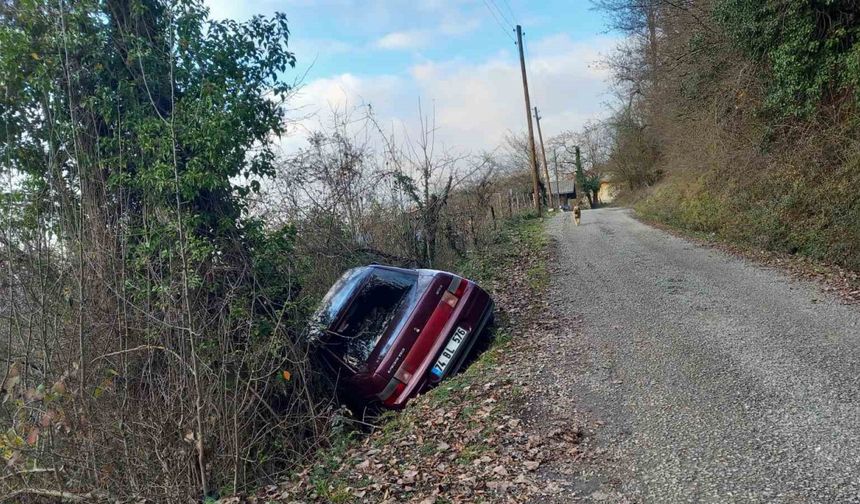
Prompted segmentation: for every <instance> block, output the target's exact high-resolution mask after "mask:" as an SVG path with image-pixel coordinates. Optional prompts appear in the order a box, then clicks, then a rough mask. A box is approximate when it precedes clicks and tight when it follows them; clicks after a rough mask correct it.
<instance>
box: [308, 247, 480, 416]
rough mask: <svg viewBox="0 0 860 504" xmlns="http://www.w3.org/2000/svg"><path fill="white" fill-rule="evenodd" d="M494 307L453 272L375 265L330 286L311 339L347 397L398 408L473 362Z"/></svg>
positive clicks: (468, 282)
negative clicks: (473, 352) (472, 355)
mask: <svg viewBox="0 0 860 504" xmlns="http://www.w3.org/2000/svg"><path fill="white" fill-rule="evenodd" d="M493 307H494V304H493V300H492V299H491V298H490V296H489V295H488V294H487V293H486V292H485V291H484V290H483V289H481V288H480V287H479V286H478V285H477V284H476V283H475V282H473V281H471V280H468V279H465V278H462V277H460V276H457V275H455V274H453V273H447V272H444V271H437V270H430V269H404V268H396V267H392V266H383V265H379V264H372V265H370V266H364V267H358V268H353V269H350V270H349V271H347V272H345V273H344V274H343V275H342V276H341V277H340V279H339V280H338V281H337V282H336V283H335V284H334V285H333V286H332V287H331V289H330V290H329V291H328V293H327V294H326V295H325V297H324V298H323V300H322V302H321V303H320V307H319V309H318V310H317V312H316V315H315V316H314V317H313V319H312V322H311V329H310V335H309V340H310V342H311V344H312V348H314V349H315V350H317V351H318V355H320V357H322V360H323V361H324V362H325V363H326V365H327V366H328V367H329V368H330V370H331V371H333V372H334V373H335V374H336V377H337V380H338V388H339V389H340V390H341V392H342V394H343V395H344V396H345V398H346V399H348V400H349V401H350V402H353V403H359V404H381V405H382V406H383V407H386V408H391V409H399V408H402V407H403V406H405V405H406V403H407V401H408V400H409V399H410V398H412V397H414V396H415V395H416V394H418V393H420V392H422V391H424V390H426V389H428V388H430V387H432V386H434V385H435V384H437V383H439V382H440V381H442V380H443V379H445V378H446V377H448V376H451V375H452V374H454V373H456V372H457V371H458V370H459V369H460V368H461V367H462V366H463V364H464V363H465V362H467V360H468V359H469V356H470V354H471V353H472V350H473V347H474V346H475V343H476V341H478V340H479V339H481V338H484V337H485V330H487V328H488V326H489V325H490V324H491V320H492V317H493Z"/></svg>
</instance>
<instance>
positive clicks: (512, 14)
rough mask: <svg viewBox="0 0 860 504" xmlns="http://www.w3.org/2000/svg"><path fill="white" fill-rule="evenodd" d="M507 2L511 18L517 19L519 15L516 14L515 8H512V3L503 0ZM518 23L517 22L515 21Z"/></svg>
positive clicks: (506, 5) (504, 0)
mask: <svg viewBox="0 0 860 504" xmlns="http://www.w3.org/2000/svg"><path fill="white" fill-rule="evenodd" d="M502 1H503V2H504V3H505V7H507V8H508V12H510V13H511V19H517V16H516V15H515V14H514V10H513V9H511V3H510V2H508V0H502ZM514 24H516V23H514Z"/></svg>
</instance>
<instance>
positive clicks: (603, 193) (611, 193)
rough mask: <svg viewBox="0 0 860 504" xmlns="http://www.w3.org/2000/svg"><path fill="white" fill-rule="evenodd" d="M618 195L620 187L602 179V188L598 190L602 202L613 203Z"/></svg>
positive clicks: (598, 196) (598, 197)
mask: <svg viewBox="0 0 860 504" xmlns="http://www.w3.org/2000/svg"><path fill="white" fill-rule="evenodd" d="M617 195H618V187H617V186H616V185H615V184H613V183H612V182H610V181H608V180H601V181H600V190H599V191H597V199H598V200H600V202H601V203H612V201H613V200H614V199H615V197H616V196H617Z"/></svg>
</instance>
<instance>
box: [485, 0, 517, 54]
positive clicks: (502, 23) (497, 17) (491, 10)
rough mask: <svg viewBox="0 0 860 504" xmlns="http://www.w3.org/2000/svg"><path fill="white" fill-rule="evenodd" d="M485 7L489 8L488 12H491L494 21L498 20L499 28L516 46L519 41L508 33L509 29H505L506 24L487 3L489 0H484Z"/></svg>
mask: <svg viewBox="0 0 860 504" xmlns="http://www.w3.org/2000/svg"><path fill="white" fill-rule="evenodd" d="M484 5H485V6H486V7H487V10H488V11H490V14H491V15H492V16H493V19H495V20H496V24H498V25H499V28H501V29H502V31H503V32H504V33H505V36H507V37H508V38H509V39H511V42H513V43H514V44H516V43H517V41H516V40H514V37H513V36H512V35H511V34H510V33H509V32H508V29H507V28H506V27H505V23H504V22H502V21H501V20H500V19H499V16H498V15H497V14H496V12H495V11H494V10H493V9H492V7H490V4H489V3H487V0H484Z"/></svg>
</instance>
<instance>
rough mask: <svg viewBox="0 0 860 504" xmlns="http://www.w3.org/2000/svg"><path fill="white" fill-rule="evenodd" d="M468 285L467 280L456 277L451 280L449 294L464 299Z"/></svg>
mask: <svg viewBox="0 0 860 504" xmlns="http://www.w3.org/2000/svg"><path fill="white" fill-rule="evenodd" d="M468 283H469V282H468V280H466V279H465V278H460V277H454V279H453V280H451V285H449V286H448V292H450V293H451V294H453V295H454V297H456V298H457V299H459V298H461V297H463V293H464V292H466V285H468ZM443 299H444V298H443ZM451 306H453V305H451Z"/></svg>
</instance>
